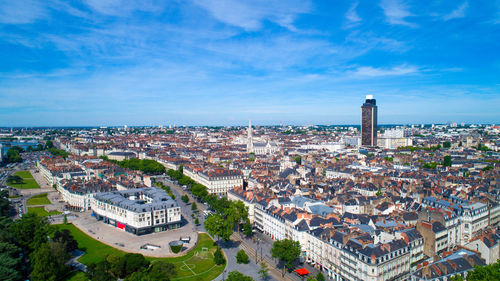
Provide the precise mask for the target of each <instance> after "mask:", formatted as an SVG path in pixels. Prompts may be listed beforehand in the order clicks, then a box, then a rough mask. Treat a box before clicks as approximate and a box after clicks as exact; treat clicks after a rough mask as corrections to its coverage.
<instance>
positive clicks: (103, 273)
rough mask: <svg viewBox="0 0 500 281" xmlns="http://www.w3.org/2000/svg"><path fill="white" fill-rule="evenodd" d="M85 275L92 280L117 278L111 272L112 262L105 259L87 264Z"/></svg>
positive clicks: (104, 280) (102, 280)
mask: <svg viewBox="0 0 500 281" xmlns="http://www.w3.org/2000/svg"><path fill="white" fill-rule="evenodd" d="M85 275H86V276H87V278H88V279H89V280H92V281H112V280H116V278H115V277H114V276H113V275H112V274H111V272H110V264H109V262H108V261H106V260H104V261H101V262H98V263H91V264H89V265H88V266H87V272H85Z"/></svg>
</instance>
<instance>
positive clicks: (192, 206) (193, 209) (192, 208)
mask: <svg viewBox="0 0 500 281" xmlns="http://www.w3.org/2000/svg"><path fill="white" fill-rule="evenodd" d="M196 210H198V206H196V202H193V204H191V211H196Z"/></svg>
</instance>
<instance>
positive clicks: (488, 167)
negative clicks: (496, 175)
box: [481, 165, 493, 172]
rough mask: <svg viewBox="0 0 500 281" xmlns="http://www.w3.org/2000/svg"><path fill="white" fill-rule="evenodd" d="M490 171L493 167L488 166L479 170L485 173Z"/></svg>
mask: <svg viewBox="0 0 500 281" xmlns="http://www.w3.org/2000/svg"><path fill="white" fill-rule="evenodd" d="M492 169H493V166H491V165H488V166H486V167H484V168H482V169H481V170H482V171H483V172H486V171H489V170H492Z"/></svg>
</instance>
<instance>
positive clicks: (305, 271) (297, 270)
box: [295, 268, 309, 275]
mask: <svg viewBox="0 0 500 281" xmlns="http://www.w3.org/2000/svg"><path fill="white" fill-rule="evenodd" d="M295 272H297V273H298V274H299V275H306V274H309V271H308V270H307V269H305V268H299V269H296V270H295Z"/></svg>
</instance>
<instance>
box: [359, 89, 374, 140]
mask: <svg viewBox="0 0 500 281" xmlns="http://www.w3.org/2000/svg"><path fill="white" fill-rule="evenodd" d="M361 145H363V146H376V145H377V105H376V101H375V99H374V98H373V96H372V95H367V96H366V101H365V103H363V105H362V106H361Z"/></svg>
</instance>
